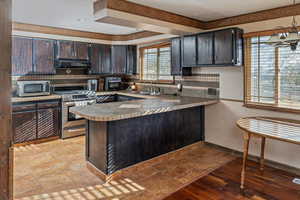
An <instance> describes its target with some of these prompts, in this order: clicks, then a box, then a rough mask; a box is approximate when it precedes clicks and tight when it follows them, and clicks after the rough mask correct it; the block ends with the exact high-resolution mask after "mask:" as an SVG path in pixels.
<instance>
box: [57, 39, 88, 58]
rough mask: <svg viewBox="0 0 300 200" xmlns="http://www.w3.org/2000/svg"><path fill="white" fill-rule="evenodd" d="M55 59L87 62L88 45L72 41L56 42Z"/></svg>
mask: <svg viewBox="0 0 300 200" xmlns="http://www.w3.org/2000/svg"><path fill="white" fill-rule="evenodd" d="M56 59H80V60H89V44H88V43H82V42H74V41H57V42H56Z"/></svg>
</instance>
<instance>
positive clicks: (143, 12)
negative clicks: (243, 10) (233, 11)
mask: <svg viewBox="0 0 300 200" xmlns="http://www.w3.org/2000/svg"><path fill="white" fill-rule="evenodd" d="M114 12H115V13H114ZM126 14H127V15H126ZM94 15H95V19H96V21H99V22H106V23H112V24H118V25H124V26H129V27H135V28H144V30H145V28H146V29H147V28H148V29H147V30H148V31H150V30H154V29H151V28H155V30H156V31H160V29H159V28H156V27H154V26H161V32H162V33H172V34H176V30H177V33H178V30H180V29H181V31H182V32H183V33H184V31H186V32H191V30H188V29H186V27H191V28H194V29H195V31H196V32H197V29H198V32H200V31H199V30H210V29H216V28H222V27H226V26H234V25H240V24H247V23H253V22H259V21H265V20H271V19H277V18H282V17H289V16H294V15H295V16H296V15H300V4H295V5H289V6H283V7H278V8H273V9H268V10H262V11H257V12H253V13H248V14H243V15H238V16H233V17H228V18H223V19H218V20H212V21H200V20H196V19H191V18H188V17H184V16H181V15H177V14H175V13H171V12H167V11H164V10H160V9H156V8H152V7H148V6H144V5H140V4H136V3H132V2H129V1H126V0H97V1H96V2H94ZM145 18H147V19H149V20H148V21H146V19H145ZM150 19H152V21H151V20H150ZM154 23H155V24H154ZM147 24H148V26H147ZM176 25H181V26H179V27H176ZM168 26H169V27H168ZM166 27H168V28H169V29H166ZM172 29H173V30H172ZM185 29H186V30H185ZM170 30H171V32H170ZM166 31H169V32H166ZM172 31H173V32H172ZM179 34H180V31H179Z"/></svg>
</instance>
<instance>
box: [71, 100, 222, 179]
mask: <svg viewBox="0 0 300 200" xmlns="http://www.w3.org/2000/svg"><path fill="white" fill-rule="evenodd" d="M217 102H218V100H209V99H203V98H196V97H175V96H160V97H155V98H153V97H152V98H145V99H141V100H132V101H125V102H124V101H123V102H114V103H105V104H94V105H89V106H84V107H74V108H71V109H70V112H72V113H74V114H77V115H79V116H81V117H83V118H85V119H87V120H88V125H87V129H88V131H87V138H86V159H87V162H88V165H90V166H93V168H96V169H97V170H98V172H100V173H101V174H102V175H104V177H105V178H106V179H107V178H108V177H109V176H111V175H112V174H113V173H115V172H117V171H119V170H121V169H124V168H126V167H129V166H131V165H134V164H137V163H139V162H142V161H145V160H148V159H151V158H154V157H156V156H159V155H162V154H165V153H168V152H171V151H174V150H177V149H179V148H182V147H184V146H187V145H190V144H193V143H196V142H199V141H204V110H205V105H210V104H215V103H217Z"/></svg>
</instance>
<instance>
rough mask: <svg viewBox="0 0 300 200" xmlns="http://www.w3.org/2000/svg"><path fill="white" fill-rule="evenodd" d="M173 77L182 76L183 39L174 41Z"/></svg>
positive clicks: (172, 55)
mask: <svg viewBox="0 0 300 200" xmlns="http://www.w3.org/2000/svg"><path fill="white" fill-rule="evenodd" d="M171 75H173V76H174V75H181V38H175V39H172V43H171Z"/></svg>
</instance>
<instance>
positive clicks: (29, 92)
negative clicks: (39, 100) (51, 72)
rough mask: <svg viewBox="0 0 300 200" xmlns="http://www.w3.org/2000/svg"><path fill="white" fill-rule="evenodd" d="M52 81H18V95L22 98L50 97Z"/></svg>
mask: <svg viewBox="0 0 300 200" xmlns="http://www.w3.org/2000/svg"><path fill="white" fill-rule="evenodd" d="M50 90H51V89H50V81H18V82H17V94H18V96H20V97H31V96H43V95H50V93H51V91H50Z"/></svg>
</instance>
